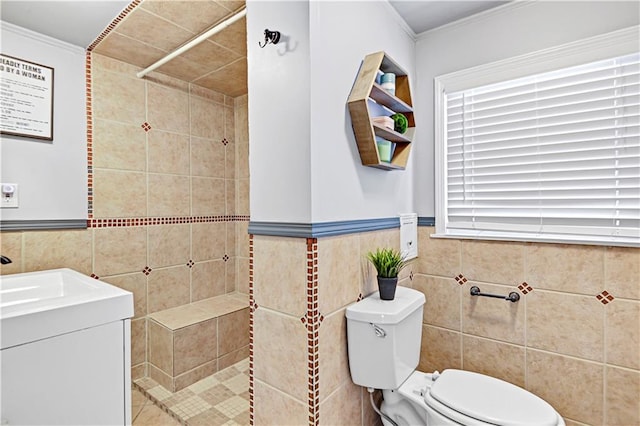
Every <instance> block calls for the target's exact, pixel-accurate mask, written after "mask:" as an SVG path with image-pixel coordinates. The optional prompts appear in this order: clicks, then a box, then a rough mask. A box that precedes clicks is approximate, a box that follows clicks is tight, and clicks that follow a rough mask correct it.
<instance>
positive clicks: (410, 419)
mask: <svg viewBox="0 0 640 426" xmlns="http://www.w3.org/2000/svg"><path fill="white" fill-rule="evenodd" d="M382 396H383V398H384V401H382V405H381V406H380V410H381V411H382V412H383V413H384V414H385V415H387V416H389V417H390V418H391V420H393V421H394V422H396V424H397V425H398V426H415V425H426V424H427V420H426V413H419V412H418V410H416V408H415V407H414V406H413V404H411V403H410V402H409V401H407V399H406V398H404V397H403V396H402V395H400V393H399V392H398V390H397V389H395V390H388V389H384V390H383V391H382ZM420 414H422V416H421V415H420ZM382 424H383V425H384V426H393V425H392V424H391V423H390V422H389V421H387V419H385V418H384V417H382Z"/></svg>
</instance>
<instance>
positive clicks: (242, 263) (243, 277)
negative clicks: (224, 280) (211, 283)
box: [236, 258, 249, 294]
mask: <svg viewBox="0 0 640 426" xmlns="http://www.w3.org/2000/svg"><path fill="white" fill-rule="evenodd" d="M236 289H237V291H239V292H240V293H243V294H249V259H244V258H241V259H238V280H237V282H236Z"/></svg>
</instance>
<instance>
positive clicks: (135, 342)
mask: <svg viewBox="0 0 640 426" xmlns="http://www.w3.org/2000/svg"><path fill="white" fill-rule="evenodd" d="M146 357H147V320H146V319H145V318H140V319H134V320H131V365H138V364H141V363H143V362H145V361H146Z"/></svg>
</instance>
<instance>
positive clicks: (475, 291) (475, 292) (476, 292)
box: [469, 285, 520, 303]
mask: <svg viewBox="0 0 640 426" xmlns="http://www.w3.org/2000/svg"><path fill="white" fill-rule="evenodd" d="M469 293H470V294H471V295H472V296H483V297H494V298H496V299H502V300H508V301H509V302H513V303H516V302H517V301H518V300H520V295H519V294H518V293H516V292H515V291H512V292H511V293H509V295H508V296H501V295H499V294H489V293H482V292H481V291H480V287H478V286H476V285H474V286H473V287H471V290H470V291H469Z"/></svg>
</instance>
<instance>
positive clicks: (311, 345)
mask: <svg viewBox="0 0 640 426" xmlns="http://www.w3.org/2000/svg"><path fill="white" fill-rule="evenodd" d="M318 287H319V286H318V239H317V238H307V313H306V314H305V318H306V320H307V321H306V324H305V325H306V327H307V370H308V374H309V376H308V385H309V426H317V425H319V424H320V387H319V379H320V359H319V352H320V350H319V340H320V338H319V334H320V333H319V328H320V323H321V322H322V315H321V314H320V309H319V306H318Z"/></svg>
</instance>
